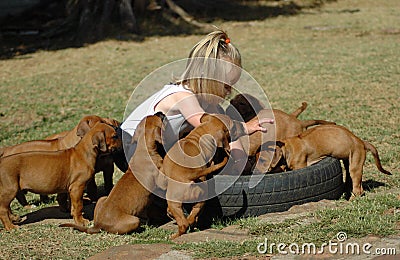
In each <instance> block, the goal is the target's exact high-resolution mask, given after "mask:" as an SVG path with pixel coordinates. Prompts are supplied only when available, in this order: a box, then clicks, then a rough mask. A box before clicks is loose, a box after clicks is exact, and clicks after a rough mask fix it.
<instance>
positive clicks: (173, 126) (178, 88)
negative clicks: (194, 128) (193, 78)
mask: <svg viewBox="0 0 400 260" xmlns="http://www.w3.org/2000/svg"><path fill="white" fill-rule="evenodd" d="M177 92H188V93H193V92H192V91H190V90H188V89H186V88H184V87H183V86H182V85H175V84H169V85H165V86H164V87H163V88H162V89H161V90H159V91H158V92H156V93H154V94H153V95H152V96H150V97H149V98H148V99H147V100H145V101H144V102H143V103H142V104H140V105H139V106H138V107H137V108H135V110H133V112H132V113H131V114H130V115H129V116H128V117H127V118H126V119H125V120H124V122H123V123H122V125H121V128H122V130H124V131H125V132H127V133H129V134H130V135H131V136H133V134H134V133H135V130H136V128H137V126H138V124H139V123H140V121H141V120H142V119H143V118H145V117H146V116H149V115H154V114H155V113H156V111H155V106H156V105H157V104H158V103H159V102H160V101H161V100H162V99H164V98H165V97H167V96H169V95H171V94H174V93H177ZM167 119H168V125H167V129H166V131H165V133H164V136H163V139H164V141H166V143H165V144H164V145H165V146H166V148H167V150H168V149H169V148H170V146H172V145H173V143H175V142H176V141H177V140H178V137H179V131H180V130H181V129H182V127H188V126H189V125H190V124H189V123H187V122H186V124H185V121H186V119H185V117H184V116H183V115H182V114H177V115H172V116H167Z"/></svg>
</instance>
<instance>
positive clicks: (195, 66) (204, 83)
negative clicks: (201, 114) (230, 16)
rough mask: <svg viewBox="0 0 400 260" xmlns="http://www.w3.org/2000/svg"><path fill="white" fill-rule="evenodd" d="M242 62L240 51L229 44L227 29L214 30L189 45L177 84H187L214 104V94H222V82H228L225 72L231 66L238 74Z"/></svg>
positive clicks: (223, 92)
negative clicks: (188, 52) (186, 57)
mask: <svg viewBox="0 0 400 260" xmlns="http://www.w3.org/2000/svg"><path fill="white" fill-rule="evenodd" d="M241 63H242V61H241V56H240V53H239V50H238V49H237V48H236V47H235V46H234V45H233V44H232V43H230V39H229V37H228V35H227V33H226V32H224V31H223V30H220V29H217V30H216V31H213V32H211V33H209V34H208V35H207V36H206V37H205V38H204V39H202V40H201V41H199V42H198V43H197V44H196V45H195V46H194V47H193V48H192V50H191V51H190V54H189V60H188V61H187V64H186V69H185V72H184V73H183V75H182V77H181V78H180V81H179V83H184V84H185V85H187V87H188V88H189V89H190V90H192V91H193V93H194V94H198V95H199V97H200V98H201V99H202V100H204V101H207V102H209V103H216V102H218V101H216V99H215V97H214V98H213V96H217V97H220V98H224V97H225V91H224V84H228V85H231V82H229V78H228V73H229V72H231V71H232V69H234V70H235V72H236V73H237V75H238V76H240V71H241ZM218 100H220V99H218Z"/></svg>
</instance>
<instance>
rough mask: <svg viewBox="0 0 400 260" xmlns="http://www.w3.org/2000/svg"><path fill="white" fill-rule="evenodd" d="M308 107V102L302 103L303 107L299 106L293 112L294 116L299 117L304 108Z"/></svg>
mask: <svg viewBox="0 0 400 260" xmlns="http://www.w3.org/2000/svg"><path fill="white" fill-rule="evenodd" d="M306 108H307V102H303V103H301V107H299V108H297V109H296V110H295V111H293V113H292V114H291V115H292V116H295V117H298V116H299V115H300V114H301V113H303V111H304V110H306Z"/></svg>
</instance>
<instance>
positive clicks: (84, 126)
mask: <svg viewBox="0 0 400 260" xmlns="http://www.w3.org/2000/svg"><path fill="white" fill-rule="evenodd" d="M90 129H91V128H90V125H89V120H88V119H86V118H85V119H82V120H81V121H79V124H78V127H77V128H76V135H77V136H79V137H83V136H84V135H85V134H86V133H87V132H89V131H90Z"/></svg>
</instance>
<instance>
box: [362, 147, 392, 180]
mask: <svg viewBox="0 0 400 260" xmlns="http://www.w3.org/2000/svg"><path fill="white" fill-rule="evenodd" d="M363 142H364V146H365V148H366V149H367V150H368V151H370V152H371V153H372V155H373V156H374V159H375V165H376V167H377V168H378V170H379V171H380V172H382V173H384V174H387V175H392V173H391V172H389V171H387V170H385V169H383V167H382V164H381V160H380V159H379V154H378V150H376V148H375V146H373V145H372V144H370V143H368V142H367V141H363Z"/></svg>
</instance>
